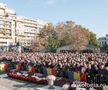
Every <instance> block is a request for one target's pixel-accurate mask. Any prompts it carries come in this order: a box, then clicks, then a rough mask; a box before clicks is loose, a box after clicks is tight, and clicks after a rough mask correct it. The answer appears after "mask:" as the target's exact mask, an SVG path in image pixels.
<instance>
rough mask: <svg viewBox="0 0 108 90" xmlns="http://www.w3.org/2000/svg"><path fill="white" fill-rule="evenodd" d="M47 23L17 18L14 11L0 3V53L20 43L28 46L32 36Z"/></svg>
mask: <svg viewBox="0 0 108 90" xmlns="http://www.w3.org/2000/svg"><path fill="white" fill-rule="evenodd" d="M46 24H47V22H44V21H42V20H33V19H29V18H26V17H21V16H17V15H16V12H15V10H13V9H10V8H8V7H7V5H6V4H2V3H0V51H1V50H3V51H6V50H7V49H8V48H7V47H8V46H9V45H15V44H17V43H20V44H21V46H30V45H31V43H32V40H33V39H34V36H36V35H37V33H39V30H41V29H42V28H43V27H44V25H46Z"/></svg>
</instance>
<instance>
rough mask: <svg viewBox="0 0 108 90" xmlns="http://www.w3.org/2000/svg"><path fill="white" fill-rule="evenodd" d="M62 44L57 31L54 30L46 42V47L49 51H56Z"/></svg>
mask: <svg viewBox="0 0 108 90" xmlns="http://www.w3.org/2000/svg"><path fill="white" fill-rule="evenodd" d="M59 46H60V41H59V39H58V35H57V33H56V32H55V31H54V32H53V33H52V35H50V36H49V37H48V38H47V40H46V42H45V49H46V50H49V51H54V50H56V49H57V48H58V47H59Z"/></svg>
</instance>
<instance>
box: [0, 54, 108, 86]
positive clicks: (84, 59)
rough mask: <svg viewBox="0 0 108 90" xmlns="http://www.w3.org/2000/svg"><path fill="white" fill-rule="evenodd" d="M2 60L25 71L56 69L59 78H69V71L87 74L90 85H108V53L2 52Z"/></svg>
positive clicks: (0, 55)
mask: <svg viewBox="0 0 108 90" xmlns="http://www.w3.org/2000/svg"><path fill="white" fill-rule="evenodd" d="M0 60H6V61H7V60H10V62H11V64H10V66H12V67H13V68H15V65H16V64H20V65H21V66H22V67H23V70H27V66H29V65H30V66H34V67H35V68H36V72H37V73H44V72H43V68H49V67H50V68H55V69H56V70H57V76H58V77H63V78H68V71H72V72H80V73H84V74H86V76H87V77H86V78H87V82H88V83H98V84H101V83H102V84H107V85H108V54H107V53H17V52H1V53H0Z"/></svg>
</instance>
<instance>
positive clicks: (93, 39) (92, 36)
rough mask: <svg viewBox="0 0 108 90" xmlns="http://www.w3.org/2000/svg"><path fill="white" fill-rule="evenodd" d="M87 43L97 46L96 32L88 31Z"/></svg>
mask: <svg viewBox="0 0 108 90" xmlns="http://www.w3.org/2000/svg"><path fill="white" fill-rule="evenodd" d="M89 44H90V45H94V46H99V42H98V40H97V38H96V34H94V33H93V32H90V36H89Z"/></svg>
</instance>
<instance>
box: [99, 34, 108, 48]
mask: <svg viewBox="0 0 108 90" xmlns="http://www.w3.org/2000/svg"><path fill="white" fill-rule="evenodd" d="M99 43H100V47H103V46H105V45H108V35H106V36H105V37H100V38H99Z"/></svg>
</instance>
